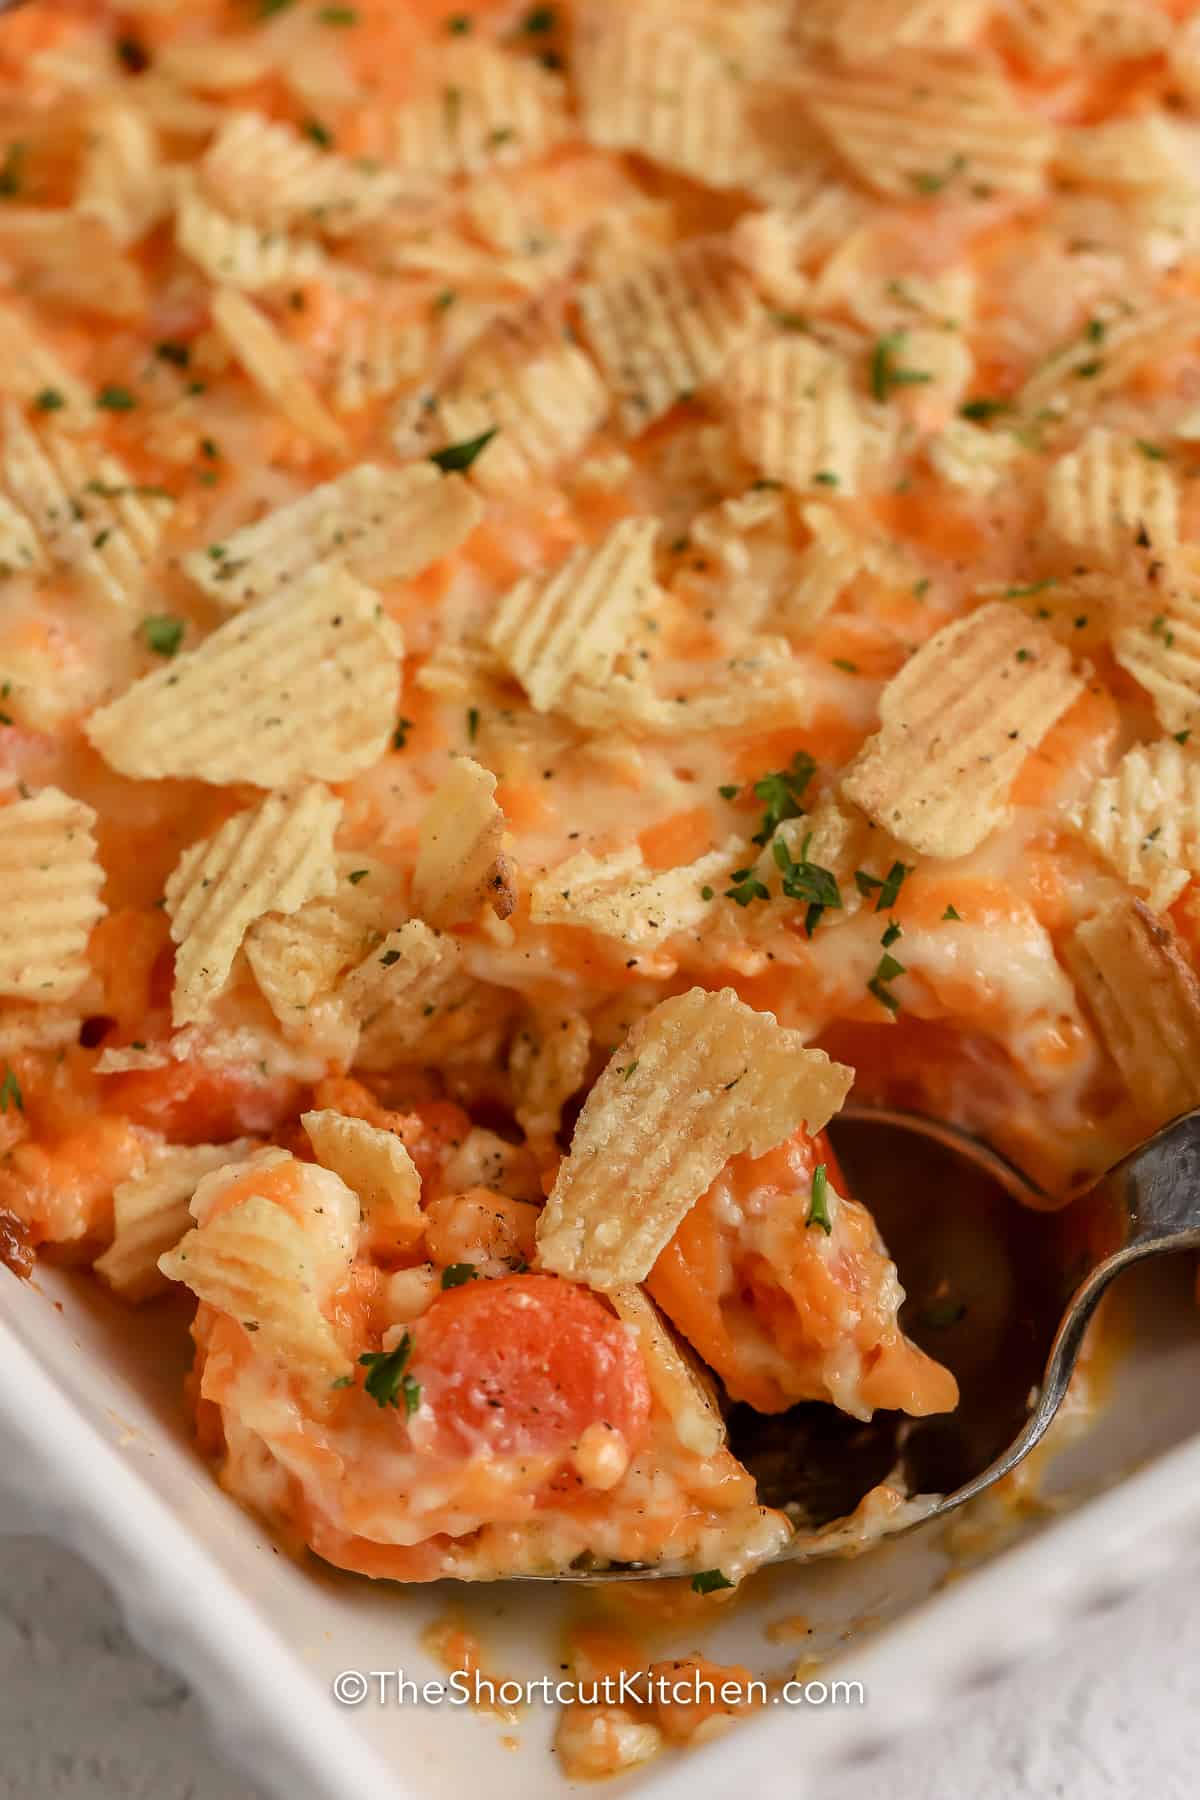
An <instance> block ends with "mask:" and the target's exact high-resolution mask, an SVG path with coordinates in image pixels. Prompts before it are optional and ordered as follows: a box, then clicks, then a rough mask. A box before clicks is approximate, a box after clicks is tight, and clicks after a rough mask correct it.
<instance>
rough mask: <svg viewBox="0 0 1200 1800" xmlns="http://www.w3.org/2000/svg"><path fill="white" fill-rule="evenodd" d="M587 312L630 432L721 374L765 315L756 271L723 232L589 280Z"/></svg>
mask: <svg viewBox="0 0 1200 1800" xmlns="http://www.w3.org/2000/svg"><path fill="white" fill-rule="evenodd" d="M579 311H580V316H581V318H582V321H583V328H584V332H585V334H586V337H587V340H588V343H589V344H590V346H591V348H592V351H593V352H594V354H595V356H596V359H597V361H598V362H599V364H600V368H601V371H602V372H603V374H604V377H605V379H606V381H607V382H608V384H609V386H610V387H611V388H612V390H613V393H614V394H615V396H616V401H617V414H618V417H619V419H620V422H621V426H622V429H623V430H624V431H625V433H626V435H627V436H629V437H638V436H639V435H640V434H641V433H642V432H643V431H645V430H646V429H647V428H648V427H649V426H651V425H653V424H654V422H655V420H656V419H661V418H662V417H663V415H664V414H665V413H668V412H669V411H670V410H671V408H672V407H673V406H674V405H675V404H676V403H677V401H679V400H682V399H686V398H688V397H689V396H690V395H692V394H693V393H695V391H696V390H697V389H698V388H702V387H705V386H707V384H708V383H709V382H710V381H713V380H715V379H716V377H717V376H718V375H720V373H721V371H722V370H723V368H724V367H725V364H726V363H727V362H728V360H729V358H730V357H731V356H732V355H733V353H734V351H735V350H737V349H738V348H739V347H740V346H741V345H742V344H743V343H744V342H745V341H746V339H747V338H748V337H749V336H750V335H751V333H752V332H753V331H754V329H755V327H756V325H757V324H758V322H759V317H760V314H759V307H758V303H757V300H756V297H755V293H754V288H753V286H752V284H751V281H750V278H749V276H748V275H747V274H746V272H745V270H744V269H743V268H742V266H741V264H740V263H739V262H738V260H737V258H736V256H735V255H734V253H733V250H732V248H731V247H730V245H729V243H728V242H727V241H725V240H723V239H719V238H695V239H692V240H691V241H690V242H688V243H686V244H683V245H681V246H680V247H679V248H677V249H675V250H672V251H669V252H668V253H667V254H666V255H665V256H658V257H652V258H650V259H649V260H646V261H643V262H638V263H635V264H634V265H633V266H632V267H631V268H629V269H627V270H626V271H625V272H624V273H623V274H621V275H619V276H618V277H616V278H615V279H614V280H611V281H594V282H589V283H587V284H586V285H585V286H583V287H582V288H581V289H580V290H579Z"/></svg>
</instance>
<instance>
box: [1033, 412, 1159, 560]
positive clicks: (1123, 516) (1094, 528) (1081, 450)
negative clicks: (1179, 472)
mask: <svg viewBox="0 0 1200 1800" xmlns="http://www.w3.org/2000/svg"><path fill="white" fill-rule="evenodd" d="M1046 521H1047V523H1048V525H1049V526H1050V529H1051V531H1053V532H1054V533H1055V534H1056V535H1057V536H1058V537H1060V538H1062V539H1063V541H1064V542H1065V543H1067V544H1069V545H1070V546H1071V547H1072V548H1073V549H1076V550H1085V551H1089V552H1091V553H1092V555H1094V556H1098V557H1100V558H1101V559H1103V560H1104V561H1111V560H1112V559H1113V558H1115V557H1116V556H1117V555H1118V554H1119V552H1120V551H1121V550H1122V549H1123V548H1124V547H1126V546H1127V545H1128V544H1129V543H1131V542H1133V541H1135V540H1136V539H1137V538H1138V537H1139V535H1140V536H1142V537H1148V538H1149V540H1150V543H1151V544H1152V545H1153V547H1154V548H1155V550H1159V551H1161V550H1168V549H1171V548H1173V546H1174V545H1175V544H1176V543H1177V542H1178V539H1179V491H1178V488H1177V486H1176V482H1175V476H1174V474H1173V473H1172V471H1171V468H1170V466H1169V464H1168V463H1167V462H1166V461H1165V460H1164V459H1163V458H1162V456H1161V454H1159V455H1155V454H1154V446H1153V445H1146V446H1144V445H1142V444H1140V443H1139V442H1137V441H1135V440H1134V439H1133V438H1131V437H1125V436H1123V435H1121V434H1119V433H1118V432H1115V431H1109V430H1107V429H1105V428H1103V427H1095V428H1093V429H1092V430H1091V431H1089V432H1088V433H1087V435H1086V436H1085V437H1084V439H1083V441H1082V443H1081V444H1079V446H1078V447H1077V448H1076V449H1075V450H1072V451H1071V453H1070V454H1069V455H1068V456H1062V457H1059V459H1058V461H1057V462H1056V463H1055V464H1054V465H1053V467H1052V468H1051V470H1050V475H1049V479H1048V481H1047V483H1046Z"/></svg>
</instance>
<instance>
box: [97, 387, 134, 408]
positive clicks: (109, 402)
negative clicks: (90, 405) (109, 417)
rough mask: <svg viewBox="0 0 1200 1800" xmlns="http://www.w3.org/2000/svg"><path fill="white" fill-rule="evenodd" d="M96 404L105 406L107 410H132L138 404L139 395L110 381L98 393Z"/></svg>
mask: <svg viewBox="0 0 1200 1800" xmlns="http://www.w3.org/2000/svg"><path fill="white" fill-rule="evenodd" d="M96 405H97V406H100V407H103V409H104V411H105V412H132V411H133V409H134V407H135V406H136V405H137V395H136V394H131V393H130V391H129V389H128V388H127V387H117V386H115V385H113V384H111V383H110V384H109V386H107V387H102V388H101V389H100V392H99V393H98V394H97V395H96Z"/></svg>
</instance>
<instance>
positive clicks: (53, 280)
mask: <svg viewBox="0 0 1200 1800" xmlns="http://www.w3.org/2000/svg"><path fill="white" fill-rule="evenodd" d="M0 256H3V257H4V259H5V261H6V262H14V263H16V265H17V266H18V268H19V269H20V270H21V290H22V292H23V293H24V294H25V295H26V296H27V297H28V298H29V299H30V300H32V301H33V302H34V303H35V304H39V303H41V302H46V303H48V304H51V305H56V306H64V307H83V308H84V309H85V310H86V311H87V312H95V313H99V314H100V315H101V317H102V318H107V319H117V320H123V321H129V320H135V319H139V318H141V317H142V316H143V315H144V313H145V311H146V305H147V301H146V284H145V281H144V279H143V277H142V274H141V271H140V269H139V268H138V266H137V264H136V263H134V262H133V261H132V260H131V259H130V258H129V257H128V256H125V255H124V254H123V253H122V251H121V248H120V246H119V245H118V244H117V243H116V241H115V239H114V238H113V234H112V232H111V230H110V229H109V227H108V226H107V225H106V224H105V223H104V222H103V220H101V219H89V218H88V217H87V216H86V215H85V214H84V213H79V212H65V211H63V210H62V208H61V207H57V208H51V207H46V208H42V207H34V206H13V205H11V204H6V205H4V206H2V207H0Z"/></svg>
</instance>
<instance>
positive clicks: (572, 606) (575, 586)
mask: <svg viewBox="0 0 1200 1800" xmlns="http://www.w3.org/2000/svg"><path fill="white" fill-rule="evenodd" d="M657 533H658V521H657V520H656V519H638V518H628V519H621V520H620V521H619V522H618V523H617V524H616V525H614V526H613V527H612V529H611V530H610V531H609V532H608V533H607V534H606V536H605V537H604V538H603V539H602V540H601V542H600V543H599V544H598V545H596V546H595V548H594V549H591V550H585V549H582V548H581V549H578V550H574V551H572V553H571V555H570V556H568V557H567V559H566V561H565V562H564V563H562V564H560V566H559V567H558V568H557V569H556V570H555V571H554V573H553V574H551V575H549V576H544V575H527V576H525V577H524V579H523V580H521V581H519V582H518V583H517V585H516V586H515V587H514V588H510V590H509V592H508V593H507V594H506V595H505V597H504V599H503V600H502V601H501V602H500V605H499V606H498V607H497V609H496V612H495V615H494V616H493V618H492V621H491V624H490V626H489V629H488V643H489V644H490V645H491V647H492V649H493V650H495V652H496V653H497V655H498V656H500V657H502V658H503V660H504V662H505V663H506V664H507V666H508V667H509V668H510V669H511V670H512V672H513V674H514V675H515V676H516V677H517V679H518V681H519V682H520V683H521V685H522V687H523V688H524V689H525V691H526V693H527V694H528V695H529V698H530V701H531V702H532V704H533V706H534V707H535V708H536V709H537V711H538V712H547V711H549V709H550V708H551V707H553V706H554V705H555V704H556V703H557V702H558V701H559V700H561V698H562V696H563V695H564V693H565V692H566V691H567V689H568V688H569V686H570V684H571V682H572V681H573V680H575V679H576V678H579V679H582V680H586V681H589V682H594V683H596V684H597V685H603V683H604V682H605V680H606V679H607V677H608V676H609V675H610V674H611V673H612V670H613V667H614V665H615V663H616V659H617V656H618V655H619V653H620V652H621V650H623V649H624V647H625V643H626V640H627V638H628V636H629V633H630V630H631V628H632V625H633V623H634V620H635V619H636V617H637V615H638V612H639V610H640V609H641V608H643V607H644V606H645V605H646V604H647V603H648V601H649V600H650V597H651V595H652V593H653V589H654V562H653V553H654V542H655V538H656V536H657Z"/></svg>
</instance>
